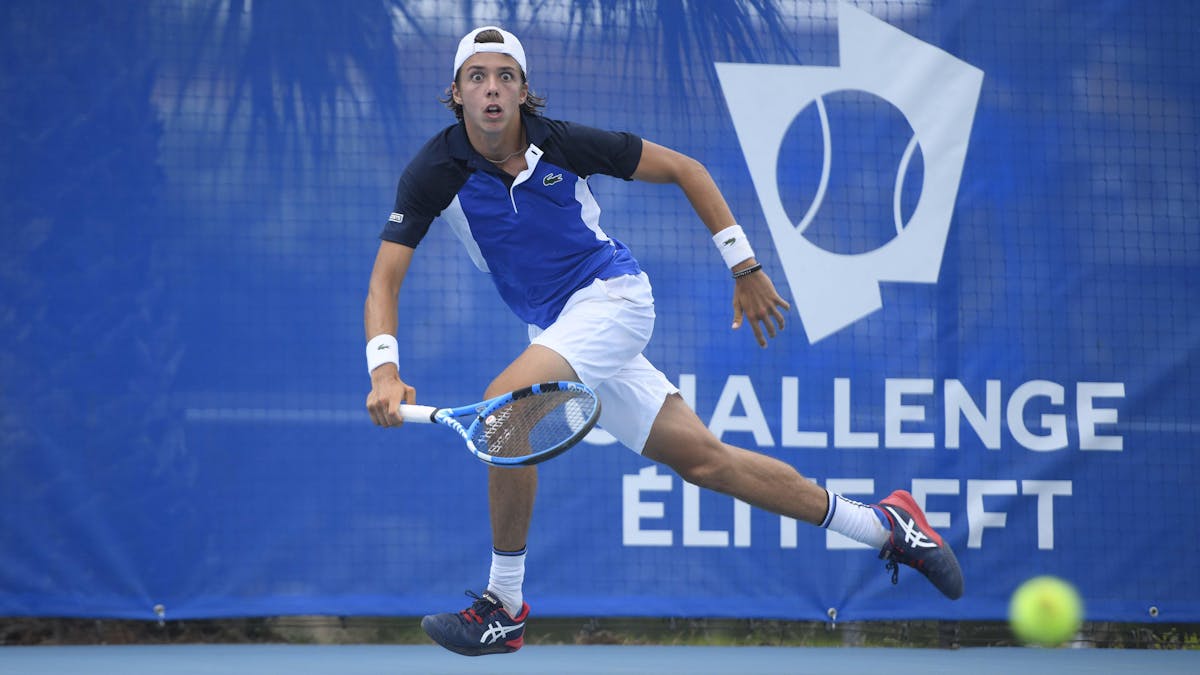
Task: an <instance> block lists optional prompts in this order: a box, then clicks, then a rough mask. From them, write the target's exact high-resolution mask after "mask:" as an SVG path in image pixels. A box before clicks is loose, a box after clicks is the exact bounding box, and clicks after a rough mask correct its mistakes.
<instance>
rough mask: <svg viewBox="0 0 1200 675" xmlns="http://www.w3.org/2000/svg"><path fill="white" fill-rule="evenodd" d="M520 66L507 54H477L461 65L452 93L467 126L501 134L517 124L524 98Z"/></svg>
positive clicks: (525, 94) (526, 92)
mask: <svg viewBox="0 0 1200 675" xmlns="http://www.w3.org/2000/svg"><path fill="white" fill-rule="evenodd" d="M528 91H529V89H528V87H527V86H526V85H525V83H524V82H522V78H521V67H520V66H519V65H517V62H516V60H514V59H513V58H512V57H511V56H509V55H507V54H495V53H491V52H481V53H479V54H475V55H473V56H472V57H471V58H469V59H467V60H466V62H464V63H463V65H462V68H461V69H460V70H459V74H458V81H457V82H455V83H454V86H453V88H452V94H453V96H454V101H455V103H459V104H461V105H462V107H463V119H464V120H465V121H466V122H467V124H471V125H474V126H477V127H479V128H480V129H482V130H484V131H492V132H496V131H502V130H504V129H505V128H507V127H509V126H513V125H520V123H521V104H522V103H524V102H525V97H526V96H527V95H528Z"/></svg>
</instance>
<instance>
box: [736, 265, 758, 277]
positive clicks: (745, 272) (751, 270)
mask: <svg viewBox="0 0 1200 675" xmlns="http://www.w3.org/2000/svg"><path fill="white" fill-rule="evenodd" d="M761 269H762V263H755V264H753V265H751V266H749V267H747V268H746V269H744V270H741V271H738V272H734V273H733V278H734V279H741V278H742V277H746V276H750V275H751V274H754V273H755V272H757V271H759V270H761Z"/></svg>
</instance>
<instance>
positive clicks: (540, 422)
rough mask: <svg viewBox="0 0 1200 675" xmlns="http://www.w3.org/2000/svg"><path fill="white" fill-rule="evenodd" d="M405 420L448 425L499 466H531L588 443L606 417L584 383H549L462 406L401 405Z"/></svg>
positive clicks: (479, 456) (480, 455) (481, 456)
mask: <svg viewBox="0 0 1200 675" xmlns="http://www.w3.org/2000/svg"><path fill="white" fill-rule="evenodd" d="M400 416H401V417H402V418H404V421H405V422H422V423H427V422H428V423H434V424H441V425H443V426H447V427H449V428H451V429H453V430H454V431H455V432H457V433H458V434H459V435H460V436H462V437H463V440H465V441H466V442H467V450H469V451H470V452H471V454H472V455H475V457H476V458H477V459H479V460H481V461H483V462H485V463H487V464H491V465H493V466H528V465H530V464H537V463H539V462H544V461H546V460H548V459H550V458H552V457H556V456H558V455H560V454H562V453H563V452H565V451H566V450H567V449H568V448H570V447H571V446H573V445H575V444H576V443H578V442H579V441H581V440H583V437H584V436H585V435H587V432H589V431H591V429H592V427H594V426H596V421H597V420H599V419H600V399H598V398H596V393H595V392H594V391H592V390H591V389H590V388H589V387H588V386H587V385H585V384H581V383H579V382H543V383H541V384H535V385H533V386H531V387H525V388H524V389H518V390H516V391H512V392H509V393H507V394H503V395H500V396H497V397H495V398H490V399H488V400H486V401H480V402H479V403H473V404H471V405H464V406H460V407H457V408H435V407H432V406H427V405H409V404H407V403H404V404H401V405H400Z"/></svg>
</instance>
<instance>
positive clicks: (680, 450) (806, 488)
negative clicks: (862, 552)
mask: <svg viewBox="0 0 1200 675" xmlns="http://www.w3.org/2000/svg"><path fill="white" fill-rule="evenodd" d="M642 456H644V457H646V458H647V459H650V460H653V461H656V462H662V463H663V464H666V465H667V466H669V467H671V468H672V469H674V470H675V472H676V473H678V474H679V475H680V477H682V478H683V479H684V480H686V481H687V482H689V483H692V484H693V485H698V486H700V487H703V488H707V489H709V490H715V491H717V492H720V493H723V494H727V495H730V496H733V497H736V498H738V499H740V500H742V501H744V502H746V503H747V504H750V505H752V506H756V507H759V508H761V509H765V510H767V511H771V512H772V513H778V514H780V515H784V516H788V517H790V518H795V519H797V520H803V521H805V522H809V523H812V524H814V525H817V524H820V523H821V521H822V519H823V518H824V517H825V512H826V509H827V506H828V502H829V498H828V496H827V493H826V492H825V489H824V488H822V487H821V486H819V485H817V484H815V483H813V482H812V481H810V480H808V479H807V478H805V477H804V476H802V475H800V472H799V471H796V469H794V468H793V467H791V466H789V465H788V464H785V463H783V462H781V461H779V460H777V459H775V458H773V457H768V456H767V455H763V454H760V453H757V452H751V451H749V450H743V449H741V448H738V447H734V446H732V445H729V444H727V443H722V442H721V441H720V440H719V439H717V437H716V436H714V435H713V434H712V432H711V431H709V430H708V427H706V426H704V423H703V422H701V421H700V418H699V417H697V416H696V413H694V412H693V411H692V409H691V408H689V407H688V406H687V404H686V403H684V401H683V399H682V398H680V397H679V396H678V395H672V396H668V397H667V400H666V402H665V403H664V404H663V407H662V410H661V411H659V413H658V417H657V418H655V420H654V426H653V427H651V429H650V436H649V437H648V438H647V440H646V447H645V449H644V450H643V451H642Z"/></svg>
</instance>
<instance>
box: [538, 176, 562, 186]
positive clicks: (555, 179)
mask: <svg viewBox="0 0 1200 675" xmlns="http://www.w3.org/2000/svg"><path fill="white" fill-rule="evenodd" d="M562 179H563V177H562V174H561V173H548V174H546V177H545V178H543V179H542V185H545V186H546V187H550V186H551V185H554V184H555V183H561V182H562Z"/></svg>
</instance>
